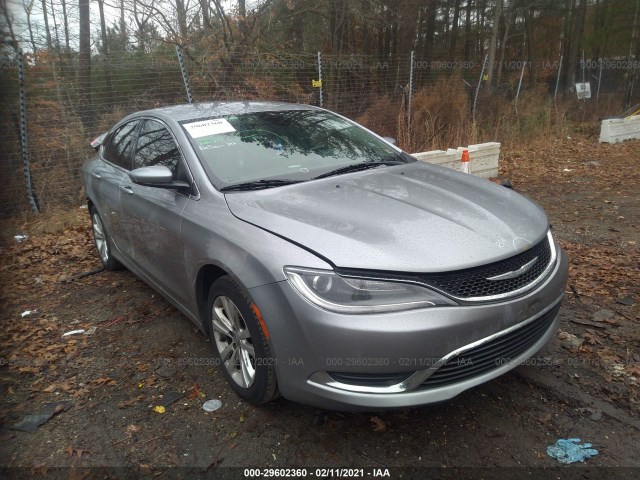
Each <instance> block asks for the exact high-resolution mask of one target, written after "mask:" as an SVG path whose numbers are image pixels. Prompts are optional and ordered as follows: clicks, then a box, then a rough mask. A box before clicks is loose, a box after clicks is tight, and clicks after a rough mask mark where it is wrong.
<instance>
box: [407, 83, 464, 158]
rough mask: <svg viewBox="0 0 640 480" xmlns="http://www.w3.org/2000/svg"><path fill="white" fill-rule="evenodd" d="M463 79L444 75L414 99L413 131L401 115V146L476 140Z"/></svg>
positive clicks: (450, 144)
mask: <svg viewBox="0 0 640 480" xmlns="http://www.w3.org/2000/svg"><path fill="white" fill-rule="evenodd" d="M463 85H464V84H463V82H462V81H455V80H453V79H451V78H441V79H440V80H438V82H437V83H436V84H435V85H434V86H432V87H427V88H423V89H421V90H418V91H417V92H416V93H415V95H414V97H413V101H412V102H411V131H410V132H408V131H407V129H406V127H405V123H404V119H403V118H398V131H399V133H400V134H399V135H398V138H399V142H398V143H399V145H400V146H401V147H402V148H403V149H405V150H407V151H410V152H422V151H425V150H438V149H446V148H448V147H457V146H458V145H468V144H469V143H473V141H474V140H475V131H474V129H473V125H472V121H471V114H470V111H471V106H470V102H469V95H468V93H467V92H466V91H465V89H464V86H463Z"/></svg>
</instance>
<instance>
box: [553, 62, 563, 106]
mask: <svg viewBox="0 0 640 480" xmlns="http://www.w3.org/2000/svg"><path fill="white" fill-rule="evenodd" d="M563 58H564V57H563V55H560V62H559V63H558V75H557V76H556V89H555V90H554V91H553V103H554V104H555V103H556V97H557V96H558V86H559V85H560V74H561V73H562V59H563Z"/></svg>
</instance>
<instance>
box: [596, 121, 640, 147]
mask: <svg viewBox="0 0 640 480" xmlns="http://www.w3.org/2000/svg"><path fill="white" fill-rule="evenodd" d="M637 139H640V115H633V116H631V117H627V118H610V119H607V120H603V121H602V125H601V126H600V143H618V142H624V141H625V140H637Z"/></svg>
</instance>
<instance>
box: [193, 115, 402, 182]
mask: <svg viewBox="0 0 640 480" xmlns="http://www.w3.org/2000/svg"><path fill="white" fill-rule="evenodd" d="M181 123H182V126H183V128H184V129H185V131H186V132H187V135H188V136H189V138H190V140H191V142H192V144H193V146H194V148H195V150H196V153H197V155H198V157H199V158H200V161H201V162H202V163H203V165H204V167H205V169H206V170H207V173H208V174H209V175H210V176H212V177H213V178H212V180H213V179H215V180H216V181H215V182H214V183H217V184H219V186H220V187H223V188H224V187H229V186H238V185H239V184H245V183H251V182H257V181H262V183H260V185H261V186H263V187H264V188H269V187H271V186H277V182H273V181H272V180H276V181H281V182H280V184H286V183H288V182H300V181H306V180H311V179H314V178H316V177H319V176H328V175H331V174H333V172H334V171H335V174H336V175H337V174H340V173H346V172H348V171H355V170H358V169H359V168H358V165H359V164H361V165H362V168H363V169H364V168H369V167H375V166H377V165H376V164H380V165H383V164H385V165H388V164H394V163H405V162H406V161H407V160H406V159H405V158H403V156H401V155H400V154H399V153H398V152H397V151H396V150H395V149H393V148H391V147H390V146H389V145H387V144H386V143H385V142H384V141H382V140H380V139H378V138H377V137H375V136H374V135H372V134H370V133H369V132H367V131H366V130H364V129H362V128H361V127H359V126H357V125H356V124H354V123H352V122H349V121H348V120H345V119H343V118H341V117H339V116H337V115H334V114H332V113H330V112H326V111H322V110H287V111H270V112H254V113H245V114H240V115H228V116H220V117H213V118H209V119H205V120H202V119H199V120H190V121H184V122H181ZM350 166H353V169H352V168H350ZM345 167H347V168H345ZM339 169H340V171H338V170H339ZM265 180H268V181H269V182H265Z"/></svg>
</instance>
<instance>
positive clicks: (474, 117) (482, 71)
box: [471, 55, 488, 123]
mask: <svg viewBox="0 0 640 480" xmlns="http://www.w3.org/2000/svg"><path fill="white" fill-rule="evenodd" d="M487 57H488V55H485V56H484V61H483V62H482V70H480V78H479V79H478V86H477V87H476V94H475V96H474V97H473V110H472V112H471V114H472V117H473V123H476V105H477V104H478V94H479V93H480V86H481V85H482V77H484V69H485V68H487Z"/></svg>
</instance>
